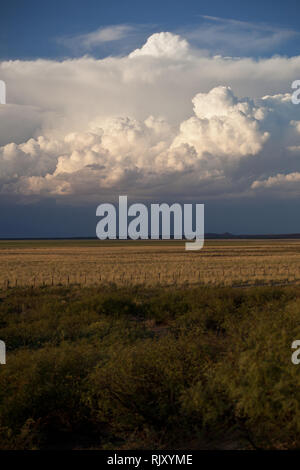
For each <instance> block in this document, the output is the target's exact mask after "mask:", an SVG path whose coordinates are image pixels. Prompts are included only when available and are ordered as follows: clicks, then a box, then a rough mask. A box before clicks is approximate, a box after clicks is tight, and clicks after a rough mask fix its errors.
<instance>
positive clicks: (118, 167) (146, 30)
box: [0, 0, 300, 237]
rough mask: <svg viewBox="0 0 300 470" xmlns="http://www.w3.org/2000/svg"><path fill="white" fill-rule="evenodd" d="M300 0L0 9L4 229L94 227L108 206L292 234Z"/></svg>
mask: <svg viewBox="0 0 300 470" xmlns="http://www.w3.org/2000/svg"><path fill="white" fill-rule="evenodd" d="M298 9H299V8H298V2H296V1H294V0H286V1H279V0H275V1H274V0H272V1H271V0H265V1H246V2H245V1H243V2H241V1H235V0H231V1H230V0H229V1H226V2H224V1H219V0H210V1H192V0H186V1H184V2H183V1H178V0H172V1H170V0H160V1H157V0H154V1H152V2H145V1H141V0H140V1H135V0H134V1H133V0H128V1H126V2H125V1H120V0H111V1H110V2H102V1H99V0H98V1H96V0H86V1H82V0H81V1H79V0H72V1H71V0H60V1H57V0H52V1H48V0H45V1H42V2H41V1H36V0H27V1H26V2H25V1H21V0H20V1H16V0H11V1H10V2H6V3H5V4H4V5H2V6H1V28H0V80H4V81H5V83H6V88H7V103H6V104H5V105H3V104H0V210H1V224H0V237H26V236H28V237H39V236H42V237H46V236H51V237H54V236H80V235H84V236H89V235H91V236H92V235H94V234H95V227H96V223H97V220H96V217H95V211H96V207H97V205H98V204H100V203H101V202H107V201H110V202H117V200H118V196H119V195H120V194H127V195H128V197H129V200H130V201H131V202H135V201H136V202H139V201H140V202H142V201H146V202H148V203H149V202H152V201H153V202H164V201H166V202H170V203H171V202H185V201H192V202H199V203H205V204H206V231H207V232H225V231H228V232H232V233H251V234H254V233H291V232H300V219H299V218H298V217H297V214H298V213H299V204H300V203H299V201H300V189H299V188H300V105H298V106H296V105H294V104H292V102H291V92H292V89H291V84H292V82H293V81H294V80H300V54H299V44H300V27H299V15H298Z"/></svg>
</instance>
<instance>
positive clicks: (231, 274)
mask: <svg viewBox="0 0 300 470" xmlns="http://www.w3.org/2000/svg"><path fill="white" fill-rule="evenodd" d="M0 262H1V271H0V286H1V288H7V287H14V286H16V285H17V286H30V285H31V286H34V285H35V286H40V285H60V284H62V285H69V284H70V285H71V284H79V285H96V284H98V285H99V284H106V283H115V284H117V285H136V284H143V285H147V286H148V285H149V286H150V285H157V284H161V285H183V284H186V285H193V284H204V285H216V286H222V285H225V286H251V285H277V284H278V285H279V284H292V283H297V282H298V281H300V240H287V239H285V240H208V241H206V242H205V246H204V248H203V249H202V250H200V251H195V252H191V251H185V249H184V242H178V241H136V242H134V241H122V242H121V241H104V242H103V241H98V240H69V241H68V240H38V241H32V240H28V241H1V242H0Z"/></svg>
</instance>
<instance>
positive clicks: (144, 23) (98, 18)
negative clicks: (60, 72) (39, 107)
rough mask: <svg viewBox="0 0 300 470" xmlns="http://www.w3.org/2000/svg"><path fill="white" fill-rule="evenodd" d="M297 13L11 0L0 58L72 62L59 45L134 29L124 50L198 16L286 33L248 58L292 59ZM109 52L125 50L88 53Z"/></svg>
mask: <svg viewBox="0 0 300 470" xmlns="http://www.w3.org/2000/svg"><path fill="white" fill-rule="evenodd" d="M298 7H299V4H298V2H297V1H296V0H286V1H282V0H264V1H258V0H254V1H246V2H245V1H243V2H241V1H238V0H228V1H226V2H224V1H223V0H209V1H197V0H185V1H184V2H183V1H177V0H175V1H174V0H152V1H151V2H146V1H141V0H127V1H123V0H111V1H109V2H108V1H101V0H100V1H99V0H86V1H82V0H52V1H47V0H46V1H43V2H41V1H40V0H27V1H26V2H24V1H22V0H11V1H10V2H5V3H3V4H2V5H1V18H2V21H1V31H0V40H1V42H0V58H1V59H17V58H26V59H34V58H40V57H41V58H63V57H66V56H77V55H78V54H80V53H82V50H79V51H78V50H77V51H76V50H75V51H74V50H72V49H71V50H70V49H69V48H67V47H64V46H63V44H62V42H61V41H59V39H62V38H68V37H72V36H78V35H82V34H88V33H90V32H92V31H95V30H97V29H98V28H101V27H107V26H110V25H122V24H125V25H130V26H131V27H132V28H133V29H136V31H135V34H131V35H129V36H130V37H128V38H127V48H128V47H130V46H132V44H134V43H138V41H140V40H142V38H146V37H147V35H148V34H149V32H154V31H157V30H159V31H171V32H177V31H183V30H184V31H189V30H192V29H193V30H194V29H197V28H198V27H199V26H200V27H201V25H202V24H203V23H207V22H208V20H207V19H205V18H203V16H210V17H215V18H220V19H223V20H237V21H241V22H244V23H245V25H244V28H245V27H246V26H247V25H246V23H248V25H249V29H248V31H250V32H251V30H252V31H253V29H254V30H255V28H256V27H259V28H262V29H266V30H267V29H268V28H269V27H272V28H275V29H278V30H282V31H286V32H290V33H291V35H290V36H289V35H288V37H287V39H286V40H282V42H281V43H280V44H278V43H276V44H274V46H273V47H269V48H268V49H267V50H265V49H263V50H257V51H251V53H252V55H255V54H256V55H258V56H262V55H272V54H279V53H280V54H286V55H289V56H291V55H295V54H297V53H298V52H299V37H297V35H296V34H295V35H293V34H292V33H293V32H294V33H300V27H299V17H298V15H297V12H298ZM226 26H227V30H228V31H230V30H231V29H232V25H230V23H228V24H227V25H226ZM244 28H243V29H244ZM125 43H126V41H125ZM136 45H137V44H136ZM111 51H113V52H117V51H119V52H120V53H122V52H124V51H126V44H125V45H124V41H122V44H120V43H118V44H109V45H108V44H105V45H102V47H97V48H96V50H94V51H93V52H94V55H96V56H100V57H101V56H103V55H106V54H107V53H110V52H111ZM89 52H91V51H89ZM229 52H230V51H228V53H229ZM240 52H242V51H240Z"/></svg>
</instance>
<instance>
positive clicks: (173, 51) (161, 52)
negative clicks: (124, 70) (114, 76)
mask: <svg viewBox="0 0 300 470" xmlns="http://www.w3.org/2000/svg"><path fill="white" fill-rule="evenodd" d="M188 51H189V44H188V42H187V41H186V40H185V39H183V38H181V37H180V36H179V35H178V34H172V33H169V32H162V33H155V34H152V36H150V37H149V38H148V39H147V41H146V43H145V44H144V45H143V47H141V48H140V49H136V50H135V51H133V52H131V53H130V54H129V58H133V57H141V56H150V57H157V58H159V57H167V58H180V57H185V58H186V56H187V54H188Z"/></svg>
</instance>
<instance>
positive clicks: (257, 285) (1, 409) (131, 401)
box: [0, 240, 300, 449]
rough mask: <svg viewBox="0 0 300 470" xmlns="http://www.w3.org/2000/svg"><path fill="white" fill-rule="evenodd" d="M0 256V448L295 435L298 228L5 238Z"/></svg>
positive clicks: (163, 444)
mask: <svg viewBox="0 0 300 470" xmlns="http://www.w3.org/2000/svg"><path fill="white" fill-rule="evenodd" d="M0 260H1V278H0V339H1V340H3V341H5V342H6V346H7V364H6V365H0V449H69V448H71V449H146V448H147V449H300V437H299V436H300V433H299V431H300V429H299V426H300V375H299V371H300V369H299V368H300V365H299V366H296V365H294V364H292V362H291V353H292V350H291V344H292V342H293V341H294V340H295V339H300V291H299V287H298V285H297V284H298V282H299V280H300V269H299V268H300V242H299V241H297V240H274V241H267V240H246V241H245V240H235V241H208V242H206V245H205V249H204V250H201V251H199V252H186V251H185V250H184V245H183V243H181V242H173V241H172V242H171V241H170V242H148V243H146V242H123V243H122V242H115V243H114V242H108V243H101V242H98V241H92V240H91V241H82V240H72V241H61V240H59V241H42V240H40V241H2V242H0ZM232 287H234V288H232Z"/></svg>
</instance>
